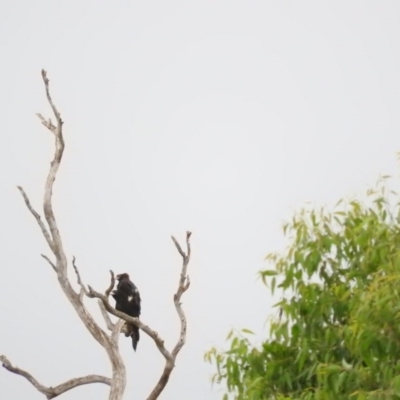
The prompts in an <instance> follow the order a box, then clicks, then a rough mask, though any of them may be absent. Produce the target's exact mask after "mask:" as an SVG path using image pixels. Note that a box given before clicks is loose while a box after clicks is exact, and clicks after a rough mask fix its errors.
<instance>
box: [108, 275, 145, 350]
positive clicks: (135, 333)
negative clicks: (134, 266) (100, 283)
mask: <svg viewBox="0 0 400 400" xmlns="http://www.w3.org/2000/svg"><path fill="white" fill-rule="evenodd" d="M117 280H118V285H117V289H116V290H113V291H112V293H111V296H112V297H114V299H115V309H116V310H118V311H121V312H123V313H125V314H127V315H129V316H131V317H139V316H140V294H139V290H138V288H137V287H136V286H135V284H134V283H133V282H131V280H130V279H129V275H128V274H126V273H124V274H119V275H117ZM126 328H127V330H126V331H125V336H130V337H131V338H132V346H133V349H134V350H135V351H136V347H137V344H138V341H139V328H138V327H137V326H136V325H133V324H129V323H128V322H127V323H126Z"/></svg>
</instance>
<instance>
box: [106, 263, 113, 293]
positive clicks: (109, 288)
mask: <svg viewBox="0 0 400 400" xmlns="http://www.w3.org/2000/svg"><path fill="white" fill-rule="evenodd" d="M110 274H111V282H110V286H109V287H108V289H107V290H106V297H108V296H109V295H110V293H111V291H112V290H113V289H114V286H115V275H114V272H113V271H112V270H111V269H110Z"/></svg>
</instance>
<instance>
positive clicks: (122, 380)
mask: <svg viewBox="0 0 400 400" xmlns="http://www.w3.org/2000/svg"><path fill="white" fill-rule="evenodd" d="M42 78H43V82H44V86H45V91H46V97H47V100H48V102H49V104H50V106H51V109H52V111H53V114H54V117H55V119H56V124H53V122H52V121H51V119H50V118H49V119H48V120H46V119H45V118H44V117H43V116H42V115H41V114H37V115H38V117H39V119H40V120H41V122H42V124H43V125H44V126H45V127H46V128H47V129H49V130H50V131H51V133H52V134H53V135H54V138H55V152H54V156H53V160H52V161H51V163H50V169H49V172H48V175H47V179H46V183H45V190H44V199H43V210H44V217H45V220H46V222H47V225H48V229H47V227H46V226H45V224H44V223H43V222H42V220H41V218H40V215H39V214H38V213H37V212H36V211H35V210H34V209H33V207H32V206H31V203H30V201H29V198H28V196H27V195H26V193H25V192H24V190H23V189H22V188H21V187H18V189H19V190H20V192H21V194H22V196H23V198H24V201H25V204H26V206H27V208H28V210H29V211H30V212H31V214H32V215H33V216H34V217H35V219H36V222H37V223H38V225H39V227H40V229H41V231H42V233H43V236H44V237H45V239H46V241H47V243H48V245H49V247H50V249H51V251H52V252H53V254H54V257H55V260H56V262H55V263H53V262H52V261H51V260H50V259H49V258H48V257H47V256H44V255H42V256H43V257H44V258H45V260H46V261H47V262H48V263H49V264H50V265H51V266H52V268H53V269H54V270H55V271H56V273H57V278H58V282H59V284H60V287H61V289H62V291H63V292H64V294H65V296H66V297H67V298H68V300H69V301H70V303H71V304H72V306H73V307H74V309H75V311H76V313H77V314H78V316H79V318H80V319H81V321H82V322H83V324H84V325H85V327H86V328H87V330H88V331H89V332H90V333H91V335H92V336H93V338H94V339H95V340H96V341H97V342H98V343H99V344H100V345H101V346H102V347H103V348H104V349H105V351H106V353H107V355H108V358H109V360H110V363H111V368H112V379H108V378H105V379H108V380H107V383H108V384H110V386H111V389H110V393H109V400H121V399H122V396H123V393H124V390H125V386H126V369H125V365H124V362H123V360H122V357H121V355H120V353H119V349H118V342H117V339H118V334H114V332H119V331H118V329H121V328H120V327H119V326H117V327H113V331H112V332H113V333H112V337H111V336H108V335H107V334H106V333H105V332H104V331H103V329H101V327H100V326H99V325H98V324H97V323H96V321H95V320H94V318H93V317H92V315H91V314H90V313H89V312H88V310H87V309H86V307H85V305H84V303H83V295H84V293H85V290H86V288H85V286H84V285H83V283H82V281H81V278H80V275H79V271H78V269H77V268H76V265H74V268H75V272H76V273H77V277H78V283H79V285H80V288H81V289H80V293H79V294H78V293H77V292H75V290H74V289H73V287H72V285H71V282H70V281H69V279H68V274H67V268H68V262H67V257H66V255H65V251H64V247H63V244H62V240H61V235H60V232H59V229H58V225H57V222H56V218H55V215H54V211H53V204H52V195H53V185H54V181H55V179H56V176H57V172H58V169H59V167H60V163H61V160H62V156H63V153H64V148H65V144H64V138H63V131H62V127H63V121H62V119H61V115H60V113H59V112H58V110H57V108H56V106H55V104H54V102H53V100H52V97H51V95H50V89H49V79H48V78H47V73H46V71H44V70H42ZM73 264H75V262H73ZM5 360H6V359H5ZM6 361H7V360H6ZM7 366H9V368H11V369H12V368H13V367H12V366H11V364H10V363H8V364H7ZM9 370H10V369H9ZM13 372H15V371H13ZM21 375H23V374H21ZM23 376H25V377H26V378H27V379H29V380H30V382H31V383H32V384H34V383H36V384H37V385H35V384H34V386H35V387H36V388H37V389H38V390H40V389H43V390H47V389H46V388H45V387H44V386H42V385H40V384H38V382H37V381H36V380H35V379H34V378H33V377H32V376H31V375H29V374H28V375H27V373H26V374H25V375H23ZM71 382H72V381H69V383H68V382H67V383H68V384H69V389H72V388H73V387H76V386H78V385H77V384H71ZM67 383H66V384H67ZM87 383H91V382H89V381H87ZM66 384H65V385H66ZM60 387H61V386H60ZM39 388H40V389H39ZM69 389H68V390H69ZM49 390H51V388H50V389H49ZM49 393H50V392H49ZM52 393H53V392H51V393H50V395H52ZM53 397H54V396H53ZM49 398H50V397H49Z"/></svg>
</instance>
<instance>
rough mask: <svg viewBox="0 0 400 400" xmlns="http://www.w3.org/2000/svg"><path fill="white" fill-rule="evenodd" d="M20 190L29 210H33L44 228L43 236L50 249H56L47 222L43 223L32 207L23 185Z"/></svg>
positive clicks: (33, 213)
mask: <svg viewBox="0 0 400 400" xmlns="http://www.w3.org/2000/svg"><path fill="white" fill-rule="evenodd" d="M17 188H18V190H19V191H20V192H21V194H22V197H23V198H24V201H25V204H26V206H27V207H28V210H29V211H30V212H31V214H32V215H33V216H34V217H35V219H36V222H37V223H38V225H39V226H40V229H41V230H42V233H43V236H44V237H45V239H46V242H47V244H48V245H49V247H50V249H51V250H52V251H54V243H53V240H52V239H51V237H50V234H49V231H48V230H47V228H46V226H45V224H44V223H43V221H42V219H41V217H40V215H39V214H38V213H37V212H36V211H35V209H34V208H33V207H32V204H31V202H30V200H29V197H28V195H27V194H26V193H25V191H24V189H23V188H22V187H21V186H17Z"/></svg>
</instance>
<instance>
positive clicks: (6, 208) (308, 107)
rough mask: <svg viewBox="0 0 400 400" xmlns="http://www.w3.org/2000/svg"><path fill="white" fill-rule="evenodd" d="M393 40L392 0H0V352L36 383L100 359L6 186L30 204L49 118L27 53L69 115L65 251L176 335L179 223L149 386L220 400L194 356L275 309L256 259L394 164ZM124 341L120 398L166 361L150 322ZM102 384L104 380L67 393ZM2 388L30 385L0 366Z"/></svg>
mask: <svg viewBox="0 0 400 400" xmlns="http://www.w3.org/2000/svg"><path fill="white" fill-rule="evenodd" d="M399 43H400V2H398V1H395V0H393V1H384V0H380V1H367V0H360V1H355V0H354V1H351V0H345V1H321V0H315V1H284V0H279V1H268V0H262V1H261V0H260V1H251V0H246V1H234V0H230V1H222V0H213V1H209V0H202V1H200V0H198V1H190V0H187V1H175V0H169V1H165V0H164V1H160V0H157V1H151V0H148V1H141V2H139V1H127V0H124V1H121V0H117V1H104V0H103V1H100V0H97V1H88V0H82V1H79V2H78V1H77V2H74V3H73V2H71V1H65V0H58V1H50V0H47V1H45V0H37V1H28V0H21V1H15V0H14V1H11V0H2V1H1V2H0V54H1V62H0V103H1V118H0V168H1V171H2V172H1V173H0V191H1V207H0V220H1V224H0V238H1V243H2V251H1V256H0V257H1V260H0V266H1V267H0V268H1V278H0V304H1V307H0V354H1V353H4V354H6V355H7V356H8V357H9V358H10V360H11V361H12V362H13V363H15V364H17V365H18V366H20V367H22V368H26V369H28V370H29V371H30V372H31V373H33V374H34V375H35V376H36V377H37V379H39V380H40V381H41V382H42V383H43V384H45V385H56V384H58V383H61V382H62V381H64V380H67V379H69V378H71V377H74V376H79V375H85V374H92V373H102V374H109V365H108V361H107V358H106V355H105V352H104V350H103V349H102V348H100V347H99V346H98V344H97V343H96V342H94V341H93V340H92V339H91V337H90V335H89V333H88V332H87V331H86V330H85V328H84V327H83V325H82V324H81V323H80V321H79V319H78V317H77V316H76V315H75V313H74V311H73V309H72V307H71V305H70V304H69V303H68V302H67V300H66V299H65V298H64V297H63V295H62V294H61V291H60V289H59V287H58V283H57V281H56V277H55V274H54V272H53V270H52V269H51V268H50V267H49V266H48V265H47V264H46V263H45V262H44V261H43V260H42V259H41V257H40V253H46V254H48V255H50V252H49V250H48V249H47V248H46V245H45V241H44V239H43V238H42V236H41V234H40V232H39V229H38V228H37V226H36V225H35V222H34V220H33V218H32V217H31V215H30V214H29V213H28V212H27V210H26V209H25V206H24V204H23V201H22V200H21V198H20V196H19V193H18V191H17V190H16V185H22V186H23V187H24V188H25V190H26V191H27V193H28V194H29V195H30V197H31V200H32V203H33V204H34V205H35V206H36V207H37V209H38V210H41V201H42V194H43V185H44V179H45V176H46V173H47V169H48V167H49V161H50V160H51V157H52V154H53V138H52V137H51V135H50V134H49V132H47V131H46V129H45V128H43V127H42V126H41V124H40V123H39V121H38V119H37V118H36V116H35V113H36V112H41V113H43V114H44V115H50V110H49V107H48V105H47V103H46V100H45V95H44V89H43V83H42V79H41V76H40V70H41V69H42V68H45V69H46V70H47V71H48V74H49V78H50V81H51V90H52V94H53V98H54V100H55V102H56V104H57V105H58V107H59V109H60V111H61V114H62V117H63V119H64V120H65V125H64V132H65V133H64V135H65V140H66V151H65V158H64V159H63V164H62V167H61V170H60V174H59V176H58V179H57V182H56V186H55V196H54V203H55V210H56V213H57V217H58V221H59V225H60V229H61V232H62V235H63V239H64V242H65V247H66V250H67V252H68V256H69V257H70V258H71V257H72V255H75V256H76V257H77V261H78V265H79V266H80V269H81V274H82V277H83V279H84V280H85V282H86V283H89V284H91V285H92V286H93V287H95V288H96V289H98V290H104V289H105V288H106V287H107V285H108V282H109V274H108V270H109V269H110V268H111V269H113V270H114V271H115V272H116V273H121V272H128V273H129V274H130V275H131V277H132V280H133V281H134V282H135V283H136V285H137V286H138V288H139V290H140V292H141V296H142V320H143V321H144V322H145V323H147V324H149V325H150V326H151V327H152V328H153V329H155V330H157V331H158V332H159V333H160V334H161V335H162V336H163V337H164V338H165V339H166V343H167V345H168V346H170V347H171V346H172V345H173V344H174V343H175V341H176V339H177V337H178V333H179V320H178V318H177V316H176V313H175V311H174V307H173V303H172V295H173V293H174V291H175V290H176V285H177V281H178V278H179V270H180V263H181V260H180V257H179V255H178V254H177V252H176V250H175V249H174V246H173V244H172V242H171V240H170V237H169V236H170V235H171V234H174V235H176V236H177V238H179V239H180V240H183V239H184V234H185V231H186V230H191V231H192V232H193V236H192V245H193V260H192V263H191V264H190V267H189V268H190V270H189V274H190V277H191V281H192V285H191V287H190V290H189V291H188V292H186V293H185V295H184V299H183V306H184V309H185V311H186V314H187V318H188V336H187V345H186V346H185V347H184V348H183V350H182V352H181V354H180V355H179V358H178V361H177V365H176V369H175V370H174V371H173V375H172V377H171V380H170V382H169V384H168V386H167V388H166V390H165V392H164V393H163V395H162V396H161V398H162V399H164V400H187V399H191V400H214V399H215V400H216V399H220V398H221V392H219V391H218V390H217V389H216V388H214V389H212V388H211V383H210V379H209V378H210V375H211V372H212V371H213V369H212V368H210V366H208V365H207V364H205V363H204V361H203V354H204V352H205V351H206V350H207V349H209V348H210V347H211V346H213V345H215V346H223V345H224V343H225V342H224V340H225V337H226V335H227V333H228V331H229V330H230V329H231V328H232V327H238V328H243V327H246V328H249V329H252V330H254V331H256V332H258V336H257V339H261V338H262V337H264V335H265V331H266V328H265V322H266V319H267V316H268V315H270V314H272V313H274V310H272V308H271V304H272V301H271V299H270V298H269V296H268V292H267V290H266V289H265V288H264V287H263V286H262V284H261V282H260V281H259V280H257V271H258V270H260V269H261V268H262V267H263V266H265V264H264V260H263V259H264V256H265V255H266V254H267V253H268V252H270V251H274V250H279V249H280V248H281V246H282V243H283V240H282V231H281V224H282V222H283V221H284V220H285V219H287V218H289V217H290V216H291V215H292V212H293V210H295V209H299V208H301V207H302V206H303V205H305V204H306V202H312V203H314V204H318V205H323V204H329V203H330V202H332V201H335V200H337V199H339V198H340V197H342V196H346V197H347V196H351V195H355V194H358V193H362V192H363V191H364V190H365V188H366V187H367V186H368V185H372V184H374V183H375V181H376V180H377V178H378V176H379V174H397V173H398V166H397V160H396V152H397V151H399V150H400V79H399V71H400V56H399V54H400V53H399V50H400V46H399ZM71 278H72V279H73V280H74V282H75V277H74V275H73V274H71ZM88 303H89V304H90V307H91V309H93V310H94V312H96V315H97V311H96V310H97V309H96V304H94V301H90V300H89V301H88ZM120 343H121V349H122V352H123V355H124V358H125V360H126V364H127V370H128V385H127V391H126V396H125V397H126V398H127V399H128V398H129V399H145V398H146V396H147V395H148V394H149V392H150V390H151V388H152V387H153V386H154V384H155V382H156V381H157V379H158V377H159V374H160V372H161V369H162V367H163V364H164V361H163V358H162V357H161V355H160V354H159V353H158V351H157V349H156V348H155V346H154V345H153V342H152V341H151V340H150V339H149V338H148V337H146V335H145V334H142V337H141V340H140V342H139V345H138V350H137V352H136V353H134V352H133V350H132V347H131V340H130V339H125V338H124V337H123V336H121V340H120ZM107 397H108V391H107V387H106V386H102V385H90V386H86V387H82V388H79V389H76V390H74V391H71V392H69V393H67V394H65V395H63V399H71V400H72V399H74V400H84V399H85V400H86V399H89V398H90V399H91V398H93V399H94V398H96V399H106V398H107ZM0 398H1V399H4V400H20V399H23V398H24V399H30V400H36V399H42V398H43V396H42V395H41V394H39V393H38V392H36V391H35V389H34V388H33V387H32V386H31V385H30V384H29V383H28V382H27V381H26V380H24V379H23V378H21V377H18V376H15V375H12V374H10V373H9V372H7V371H5V370H2V369H0Z"/></svg>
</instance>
